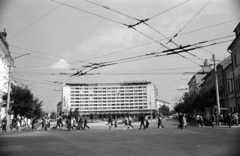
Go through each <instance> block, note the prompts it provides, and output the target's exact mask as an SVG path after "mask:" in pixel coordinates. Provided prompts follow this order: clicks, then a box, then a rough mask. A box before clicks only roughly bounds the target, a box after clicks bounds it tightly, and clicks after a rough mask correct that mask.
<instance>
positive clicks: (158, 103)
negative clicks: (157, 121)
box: [156, 99, 172, 111]
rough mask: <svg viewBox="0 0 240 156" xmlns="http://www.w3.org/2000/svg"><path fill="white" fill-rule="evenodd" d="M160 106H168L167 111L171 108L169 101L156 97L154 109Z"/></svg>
mask: <svg viewBox="0 0 240 156" xmlns="http://www.w3.org/2000/svg"><path fill="white" fill-rule="evenodd" d="M162 106H167V107H168V108H169V111H171V110H172V107H171V104H170V103H169V102H166V101H163V100H159V99H156V110H158V109H159V108H160V107H162Z"/></svg>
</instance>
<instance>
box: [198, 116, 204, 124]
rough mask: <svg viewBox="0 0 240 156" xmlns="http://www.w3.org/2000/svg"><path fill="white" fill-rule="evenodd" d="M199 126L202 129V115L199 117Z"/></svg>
mask: <svg viewBox="0 0 240 156" xmlns="http://www.w3.org/2000/svg"><path fill="white" fill-rule="evenodd" d="M199 125H201V127H204V123H203V117H202V115H199ZM198 127H200V126H198Z"/></svg>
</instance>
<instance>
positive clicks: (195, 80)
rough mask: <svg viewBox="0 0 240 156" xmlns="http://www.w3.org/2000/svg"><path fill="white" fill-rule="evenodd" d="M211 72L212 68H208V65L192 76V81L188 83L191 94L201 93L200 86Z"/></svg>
mask: <svg viewBox="0 0 240 156" xmlns="http://www.w3.org/2000/svg"><path fill="white" fill-rule="evenodd" d="M210 71H211V68H210V67H209V66H207V64H205V65H204V67H202V69H201V70H199V71H198V72H197V73H196V74H194V75H193V76H192V78H191V79H190V81H189V82H188V84H187V85H188V87H189V94H190V95H193V94H194V93H195V94H198V93H199V91H200V88H199V87H200V85H201V84H202V83H203V78H204V77H205V76H206V74H207V73H209V72H210Z"/></svg>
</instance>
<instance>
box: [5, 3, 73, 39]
mask: <svg viewBox="0 0 240 156" xmlns="http://www.w3.org/2000/svg"><path fill="white" fill-rule="evenodd" d="M67 1H68V0H66V1H65V2H63V3H62V4H61V5H59V6H57V7H56V8H54V9H53V10H51V11H50V12H48V13H47V14H45V15H44V16H42V17H40V18H39V19H37V20H36V21H34V22H33V23H31V24H30V25H28V26H27V27H25V28H24V29H22V30H21V31H19V32H18V33H16V34H15V35H13V36H11V37H9V38H8V40H10V39H12V38H14V37H16V36H17V35H19V34H20V33H22V32H23V31H25V30H27V29H28V28H29V27H31V26H33V25H34V24H36V23H37V22H39V21H40V20H42V19H43V18H44V17H46V16H48V15H49V14H51V13H52V12H54V11H55V10H57V9H58V8H59V7H61V6H62V5H63V4H65V3H66V2H67Z"/></svg>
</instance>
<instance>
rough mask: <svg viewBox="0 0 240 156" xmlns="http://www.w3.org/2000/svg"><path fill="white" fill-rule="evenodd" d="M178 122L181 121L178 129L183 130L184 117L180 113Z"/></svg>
mask: <svg viewBox="0 0 240 156" xmlns="http://www.w3.org/2000/svg"><path fill="white" fill-rule="evenodd" d="M178 121H179V125H178V129H179V128H181V129H182V128H183V115H182V113H179V117H178Z"/></svg>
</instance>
